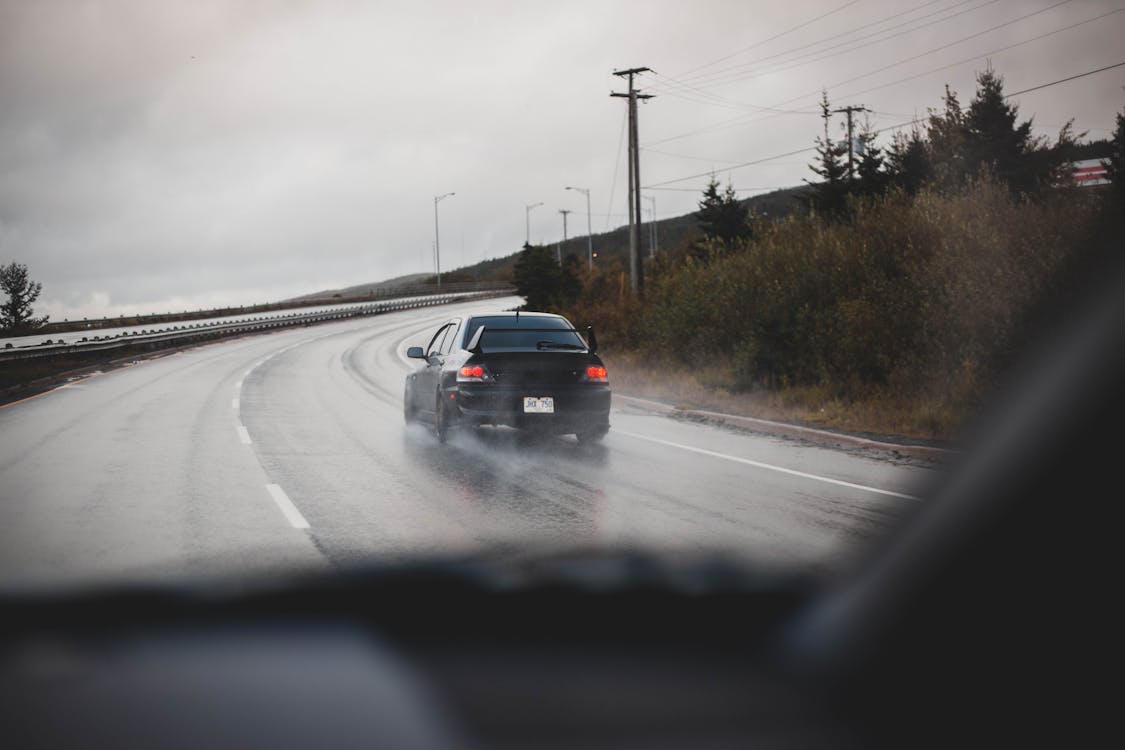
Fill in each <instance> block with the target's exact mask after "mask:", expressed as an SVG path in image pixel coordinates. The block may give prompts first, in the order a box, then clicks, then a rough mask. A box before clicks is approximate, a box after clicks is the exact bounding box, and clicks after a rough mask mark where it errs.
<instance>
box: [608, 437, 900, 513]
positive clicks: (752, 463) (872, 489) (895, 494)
mask: <svg viewBox="0 0 1125 750" xmlns="http://www.w3.org/2000/svg"><path fill="white" fill-rule="evenodd" d="M612 432H613V434H617V435H626V436H628V437H632V438H637V439H638V440H647V441H649V442H650V443H659V444H660V445H667V446H669V447H671V448H679V449H680V450H685V451H691V452H692V453H700V454H702V455H704V456H712V457H713V458H723V459H726V460H727V461H736V462H738V463H740V464H746V465H748V466H754V467H757V468H759V469H768V470H770V471H777V472H781V473H782V474H791V475H793V476H795V477H802V478H803V479H813V480H815V481H818V482H827V483H828V484H836V485H839V486H841V487H851V488H852V489H856V490H864V491H866V492H876V493H878V494H880V495H891V496H892V497H901V498H903V499H905V500H921V499H922V498H920V497H917V496H915V495H906V494H903V493H901V492H892V491H891V490H881V489H879V488H878V487H868V486H867V485H864V484H854V483H852V482H845V481H843V480H841V479H831V478H830V477H822V476H820V475H818V474H809V473H807V472H804V471H797V470H796V469H786V468H785V467H783V466H775V465H773V464H767V463H763V462H761V461H753V460H751V459H749V458H739V457H738V456H730V455H727V454H726V453H718V452H716V451H709V450H707V449H706V448H695V447H693V446H690V445H683V444H681V443H673V442H671V441H669V440H661V439H659V438H654V437H649V436H647V435H638V434H637V433H635V432H626V431H625V430H618V429H614V430H613V431H612Z"/></svg>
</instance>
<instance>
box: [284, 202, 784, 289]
mask: <svg viewBox="0 0 1125 750" xmlns="http://www.w3.org/2000/svg"><path fill="white" fill-rule="evenodd" d="M803 190H804V186H799V187H792V188H785V189H782V190H774V191H773V192H770V193H763V194H762V195H755V196H754V197H752V198H747V199H745V200H743V201H742V204H743V205H744V206H746V208H747V209H748V210H751V211H754V212H755V213H758V214H761V215H763V216H768V217H770V218H773V219H777V218H781V217H783V216H787V215H788V214H790V213H793V212H795V211H802V210H803V207H802V205H801V202H800V201H799V200H798V197H799V195H800V193H801V192H802V191H803ZM699 195H700V197H702V196H703V191H700V193H699ZM651 231H652V227H651V225H650V224H649V223H647V222H646V223H645V224H644V225H643V226H642V237H641V248H642V250H643V251H644V252H645V253H646V254H647V253H648V248H649V242H650V239H649V236H650V235H649V232H651ZM698 236H699V230H698V227H697V225H696V221H695V212H691V213H687V214H684V215H682V216H673V217H670V218H667V219H661V220H660V221H658V222H656V242H657V248H658V250H660V251H666V250H669V249H673V248H678V247H681V246H683V245H684V244H686V243H689V242H692V241H693V240H695V239H697V238H698ZM547 244H548V246H550V245H552V244H554V243H547ZM593 246H594V252H595V253H597V256H598V257H597V260H596V261H595V262H597V263H605V262H611V263H612V262H614V261H622V262H624V261H625V259H626V258H628V257H629V227H628V225H624V226H620V227H617V228H616V229H611V230H610V231H608V232H601V233H597V234H594V235H593ZM520 249H521V248H515V249H514V250H513V251H512V253H511V254H510V255H505V256H503V257H501V258H492V259H489V260H483V261H481V262H480V263H474V264H473V265H470V266H462V267H461V268H455V269H452V270H449V271H443V272H442V274H441V280H442V283H443V284H444V283H456V282H462V281H508V280H510V279H511V278H512V268H513V266H514V265H515V262H516V258H518V257H519V252H520ZM562 252H563V255H569V254H572V253H573V254H574V255H576V256H578V258H579V259H580V260H582V261H585V260H586V254H587V242H586V235H584V234H583V235H579V236H577V237H571V238H570V239H568V240H567V241H566V243H564V245H563V248H562ZM436 281H437V279H436V278H435V276H434V275H433V274H426V273H415V274H409V275H407V276H399V277H396V278H393V279H387V280H385V281H377V282H371V283H368V284H357V285H355V286H350V287H347V288H344V289H326V290H323V291H320V292H315V293H313V294H306V295H303V296H301V297H294V298H293V299H292V300H287V301H292V302H307V301H309V300H326V299H333V298H341V299H348V298H352V297H364V296H369V295H373V294H376V293H380V292H383V291H386V290H390V289H393V288H395V287H399V286H414V285H418V284H435V283H436Z"/></svg>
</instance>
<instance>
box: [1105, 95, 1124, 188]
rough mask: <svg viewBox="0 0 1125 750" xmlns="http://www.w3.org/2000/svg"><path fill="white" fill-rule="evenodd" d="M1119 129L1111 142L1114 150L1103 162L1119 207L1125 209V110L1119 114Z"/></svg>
mask: <svg viewBox="0 0 1125 750" xmlns="http://www.w3.org/2000/svg"><path fill="white" fill-rule="evenodd" d="M1116 120H1117V127H1116V128H1114V130H1113V138H1112V140H1111V141H1110V143H1111V146H1112V150H1111V151H1110V153H1109V158H1107V159H1105V160H1103V162H1102V163H1103V164H1105V169H1106V175H1107V176H1108V177H1109V181H1110V182H1111V183H1112V184H1113V192H1114V193H1116V195H1117V201H1118V205H1120V206H1122V207H1125V109H1122V110H1121V112H1118V113H1117V118H1116Z"/></svg>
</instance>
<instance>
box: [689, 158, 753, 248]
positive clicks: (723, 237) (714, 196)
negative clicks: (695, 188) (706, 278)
mask: <svg viewBox="0 0 1125 750" xmlns="http://www.w3.org/2000/svg"><path fill="white" fill-rule="evenodd" d="M695 220H696V223H697V224H698V225H699V230H700V231H701V232H702V233H703V236H704V237H705V238H707V239H711V240H719V241H721V242H722V243H723V246H724V247H725V248H726V249H727V250H731V249H733V248H734V247H735V245H736V244H737V243H738V242H739V241H741V240H746V239H749V237H750V235H751V227H750V218H749V215H748V214H747V211H746V207H745V206H743V205H742V203H741V202H740V201H739V200H738V196H737V194H736V193H735V192H734V187H733V186H731V185H730V183H727V187H726V189H725V190H724V191H723V192H722V193H720V192H719V183H718V181H717V180H716V179H715V178H714V176H712V177H711V181H710V182H708V183H707V188H706V189H705V190H704V191H703V198H702V199H701V200H700V201H699V210H698V211H697V212H696V214H695Z"/></svg>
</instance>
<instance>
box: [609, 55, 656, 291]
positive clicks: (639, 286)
mask: <svg viewBox="0 0 1125 750" xmlns="http://www.w3.org/2000/svg"><path fill="white" fill-rule="evenodd" d="M649 70H651V69H650V68H629V69H628V70H615V71H613V74H614V75H615V76H623V77H628V78H629V92H628V93H626V94H619V93H616V92H613V93H611V94H610V96H618V97H622V98H626V99H628V100H629V276H630V282H631V286H632V289H633V292H634V293H635V294H636V295H637V296H643V295H644V288H645V280H644V259H643V258H642V257H641V253H640V245H641V157H640V151H641V149H640V146H639V144H638V143H637V100H638V99H651V98H652V95H651V94H639V93H637V90H636V89H635V88H634V87H633V76H635V75H637V74H638V73H644V72H647V71H649Z"/></svg>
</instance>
